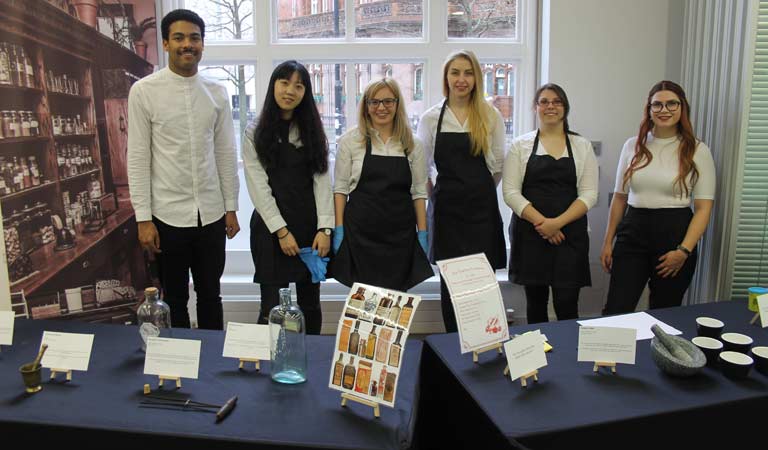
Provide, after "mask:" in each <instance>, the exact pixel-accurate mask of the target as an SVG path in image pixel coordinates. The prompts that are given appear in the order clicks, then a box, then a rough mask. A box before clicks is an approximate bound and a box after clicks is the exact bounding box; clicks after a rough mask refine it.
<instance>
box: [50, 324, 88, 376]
mask: <svg viewBox="0 0 768 450" xmlns="http://www.w3.org/2000/svg"><path fill="white" fill-rule="evenodd" d="M43 344H48V350H46V351H45V355H44V356H43V360H42V361H41V362H40V364H42V366H43V367H46V368H48V369H63V370H82V371H86V370H88V363H89V362H90V360H91V349H92V348H93V335H92V334H80V333H60V332H57V331H44V332H43V340H42V342H41V343H40V346H41V347H42V345H43Z"/></svg>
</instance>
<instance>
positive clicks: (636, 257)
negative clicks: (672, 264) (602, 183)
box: [603, 206, 698, 314]
mask: <svg viewBox="0 0 768 450" xmlns="http://www.w3.org/2000/svg"><path fill="white" fill-rule="evenodd" d="M692 217H693V212H692V211H691V209H690V208H664V209H648V208H633V207H632V206H629V207H628V208H627V213H626V214H625V215H624V218H623V219H622V220H621V223H619V226H618V228H617V229H616V243H615V244H614V246H613V266H612V267H611V283H610V286H609V288H608V300H607V302H606V304H605V308H604V309H603V314H622V313H629V312H633V311H634V310H635V307H637V302H638V301H639V300H640V295H642V293H643V289H645V285H646V284H647V285H648V288H649V290H650V297H649V308H650V309H656V308H667V307H671V306H680V304H682V302H683V296H684V295H685V291H686V290H688V286H689V285H690V284H691V279H693V273H694V271H695V270H696V257H697V253H698V252H697V251H696V249H694V250H693V252H692V253H691V255H690V256H689V257H688V259H686V261H685V263H684V264H683V267H682V268H681V269H680V271H679V272H678V273H677V275H676V276H673V277H667V278H661V277H660V276H659V275H658V271H657V269H656V266H657V265H659V264H660V262H661V261H659V257H661V256H662V255H664V254H665V253H667V252H669V251H670V250H674V249H675V248H677V246H678V245H679V244H680V243H681V242H683V238H684V237H685V233H686V231H687V230H688V225H689V224H690V222H691V218H692Z"/></svg>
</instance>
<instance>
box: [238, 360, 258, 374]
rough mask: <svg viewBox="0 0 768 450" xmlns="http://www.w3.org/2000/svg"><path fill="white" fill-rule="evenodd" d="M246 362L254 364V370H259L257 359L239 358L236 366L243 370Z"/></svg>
mask: <svg viewBox="0 0 768 450" xmlns="http://www.w3.org/2000/svg"><path fill="white" fill-rule="evenodd" d="M247 363H253V365H254V366H256V372H260V371H261V360H259V359H251V358H240V365H239V366H237V368H238V369H240V370H243V369H244V368H245V365H246V364H247Z"/></svg>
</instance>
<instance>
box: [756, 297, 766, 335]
mask: <svg viewBox="0 0 768 450" xmlns="http://www.w3.org/2000/svg"><path fill="white" fill-rule="evenodd" d="M757 310H758V311H759V312H760V325H761V326H762V327H763V328H765V327H768V294H763V295H760V296H758V297H757Z"/></svg>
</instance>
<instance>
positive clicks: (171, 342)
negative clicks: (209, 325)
mask: <svg viewBox="0 0 768 450" xmlns="http://www.w3.org/2000/svg"><path fill="white" fill-rule="evenodd" d="M199 368H200V341H198V340H193V339H171V338H161V337H150V338H148V339H147V356H146V357H145V359H144V374H145V375H158V376H166V377H181V378H191V379H193V380H196V379H197V373H198V369H199Z"/></svg>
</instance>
